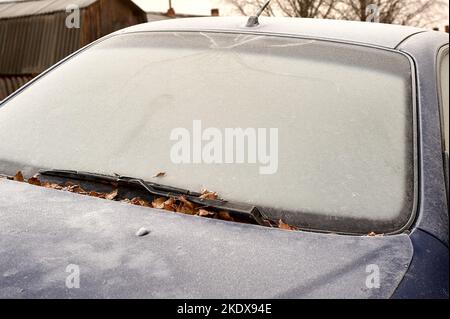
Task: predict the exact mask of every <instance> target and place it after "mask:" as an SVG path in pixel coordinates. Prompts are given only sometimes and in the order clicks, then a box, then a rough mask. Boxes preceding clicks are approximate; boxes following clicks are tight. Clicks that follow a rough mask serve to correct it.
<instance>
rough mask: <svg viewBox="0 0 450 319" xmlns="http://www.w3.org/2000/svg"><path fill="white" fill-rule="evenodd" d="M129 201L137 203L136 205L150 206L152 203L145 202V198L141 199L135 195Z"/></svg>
mask: <svg viewBox="0 0 450 319" xmlns="http://www.w3.org/2000/svg"><path fill="white" fill-rule="evenodd" d="M130 203H131V204H133V205H138V206H145V207H152V205H151V204H150V203H149V202H147V201H146V200H145V199H142V198H139V197H135V198H133V199H131V202H130Z"/></svg>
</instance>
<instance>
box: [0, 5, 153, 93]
mask: <svg viewBox="0 0 450 319" xmlns="http://www.w3.org/2000/svg"><path fill="white" fill-rule="evenodd" d="M74 5H75V6H76V7H77V8H79V17H80V23H79V28H76V27H73V28H68V27H67V26H66V19H67V18H68V16H69V15H70V14H73V10H71V8H73V6H74ZM71 6H72V7H71ZM146 21H147V17H146V13H145V12H144V11H143V10H142V9H141V8H139V7H138V6H137V5H136V4H135V3H134V2H133V1H131V0H25V1H11V2H1V3H0V44H1V46H0V100H2V99H3V98H5V97H6V96H7V95H9V94H11V93H12V92H14V91H15V90H17V89H18V88H19V87H20V86H22V85H23V84H24V83H26V82H28V81H29V80H30V79H32V78H33V77H34V76H36V75H37V74H39V73H41V72H42V71H44V70H45V69H47V68H48V67H50V66H51V65H53V64H55V63H56V62H58V61H60V60H61V59H63V58H64V57H66V56H67V55H69V54H70V53H72V52H74V51H76V50H77V49H79V48H81V47H83V46H85V45H86V44H88V43H90V42H92V41H94V40H96V39H98V38H100V37H102V36H104V35H106V34H108V33H111V32H113V31H116V30H119V29H122V28H125V27H128V26H131V25H134V24H138V23H143V22H146Z"/></svg>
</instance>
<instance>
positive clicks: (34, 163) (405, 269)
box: [0, 17, 449, 299]
mask: <svg viewBox="0 0 450 319" xmlns="http://www.w3.org/2000/svg"><path fill="white" fill-rule="evenodd" d="M448 78H449V76H448V34H446V33H441V32H436V31H428V30H425V29H420V28H412V27H405V26H394V25H386V24H380V23H368V22H351V21H336V20H320V19H303V18H260V19H258V18H257V17H251V18H250V19H248V18H247V17H226V18H218V17H214V18H189V19H177V20H170V21H168V20H167V21H160V22H153V23H145V24H140V25H136V26H132V27H129V28H126V29H123V30H120V31H118V32H115V33H112V34H110V35H107V36H105V37H103V38H102V39H100V40H98V41H96V42H94V43H92V44H89V45H88V46H86V47H85V48H83V49H81V50H79V51H77V52H75V53H74V54H72V55H71V56H69V57H67V58H66V59H64V60H62V61H61V62H59V63H58V64H56V65H55V66H53V67H51V68H50V69H48V70H47V71H45V72H44V73H43V74H41V75H39V76H38V77H36V78H35V79H33V80H32V81H31V82H29V83H28V84H26V85H25V86H24V87H22V88H21V89H19V90H18V91H16V92H15V93H13V94H12V95H10V96H9V97H7V98H6V99H5V100H3V101H2V103H1V104H0V136H1V139H0V173H1V174H2V176H3V178H1V179H0V225H1V226H0V256H1V258H0V273H1V276H2V277H1V278H2V279H1V281H0V297H1V298H182V299H189V298H217V299H224V298H448V273H449V268H448V258H449V256H448V108H449V106H448Z"/></svg>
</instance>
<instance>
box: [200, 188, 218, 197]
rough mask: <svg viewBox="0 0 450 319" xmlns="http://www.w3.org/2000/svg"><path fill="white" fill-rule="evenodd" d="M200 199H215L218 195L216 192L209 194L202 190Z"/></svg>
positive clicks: (209, 192)
mask: <svg viewBox="0 0 450 319" xmlns="http://www.w3.org/2000/svg"><path fill="white" fill-rule="evenodd" d="M200 198H203V199H217V198H218V195H217V193H216V192H211V191H209V190H207V189H202V194H201V195H200Z"/></svg>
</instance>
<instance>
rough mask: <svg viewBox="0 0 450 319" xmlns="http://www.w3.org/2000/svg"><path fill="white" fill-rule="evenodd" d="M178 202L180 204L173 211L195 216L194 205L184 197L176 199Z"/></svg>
mask: <svg viewBox="0 0 450 319" xmlns="http://www.w3.org/2000/svg"><path fill="white" fill-rule="evenodd" d="M177 200H179V201H180V204H179V205H177V206H176V207H175V210H176V211H177V212H178V213H182V214H188V215H195V207H194V204H193V203H191V202H190V201H188V200H187V199H186V198H185V197H184V196H180V197H178V198H177Z"/></svg>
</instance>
